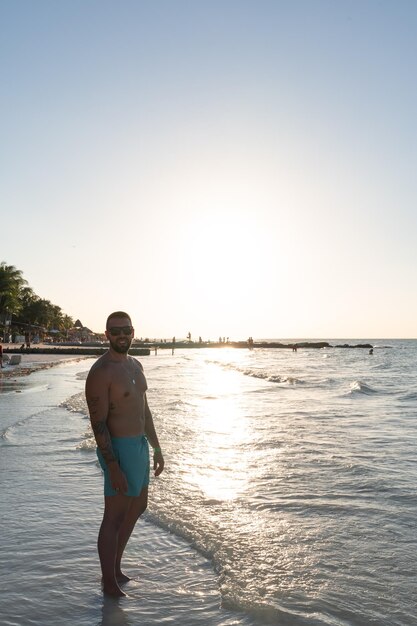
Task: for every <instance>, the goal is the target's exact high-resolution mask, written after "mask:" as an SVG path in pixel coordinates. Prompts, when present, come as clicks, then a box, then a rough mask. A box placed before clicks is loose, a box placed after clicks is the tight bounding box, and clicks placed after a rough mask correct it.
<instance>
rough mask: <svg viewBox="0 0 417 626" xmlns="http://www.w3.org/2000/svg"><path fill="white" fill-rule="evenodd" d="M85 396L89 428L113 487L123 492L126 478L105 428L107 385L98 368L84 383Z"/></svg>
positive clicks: (125, 487) (125, 488)
mask: <svg viewBox="0 0 417 626" xmlns="http://www.w3.org/2000/svg"><path fill="white" fill-rule="evenodd" d="M85 396H86V399H87V405H88V410H89V412H90V422H91V428H92V429H93V433H94V437H95V440H96V442H97V447H98V448H99V450H100V452H101V454H102V455H103V459H104V461H105V462H106V465H107V467H108V468H109V473H110V480H111V484H112V487H113V489H115V490H116V491H120V493H125V492H126V491H127V489H128V485H127V480H126V477H125V475H124V474H123V472H122V470H121V469H120V466H119V464H118V462H117V460H116V457H115V456H114V452H113V448H112V445H111V437H110V433H109V429H108V428H107V416H108V412H109V394H108V385H107V382H106V379H105V376H104V375H103V373H102V372H101V371H100V370H93V371H92V372H91V371H90V373H89V375H88V377H87V382H86V385H85Z"/></svg>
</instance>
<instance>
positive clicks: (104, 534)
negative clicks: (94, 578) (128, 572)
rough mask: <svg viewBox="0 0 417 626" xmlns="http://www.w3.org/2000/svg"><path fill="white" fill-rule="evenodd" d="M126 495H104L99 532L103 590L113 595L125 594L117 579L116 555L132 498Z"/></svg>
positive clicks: (98, 544)
mask: <svg viewBox="0 0 417 626" xmlns="http://www.w3.org/2000/svg"><path fill="white" fill-rule="evenodd" d="M132 499H133V498H131V497H129V496H124V495H117V496H105V497H104V515H103V521H102V523H101V527H100V532H99V534H98V542H97V547H98V554H99V557H100V564H101V571H102V574H103V591H104V593H107V594H109V595H112V596H124V595H125V594H124V593H123V591H122V590H121V589H120V587H119V585H118V584H117V580H116V570H115V567H116V557H117V545H118V537H119V533H120V529H121V527H122V525H123V521H124V519H125V518H126V515H127V511H128V510H129V507H130V503H131V500H132Z"/></svg>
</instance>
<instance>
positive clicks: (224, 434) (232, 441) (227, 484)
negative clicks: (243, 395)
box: [190, 364, 250, 500]
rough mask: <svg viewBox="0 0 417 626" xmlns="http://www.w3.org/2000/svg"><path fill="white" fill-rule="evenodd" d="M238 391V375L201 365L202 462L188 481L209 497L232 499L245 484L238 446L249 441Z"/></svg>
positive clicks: (212, 366) (200, 445) (243, 459)
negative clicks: (203, 374)
mask: <svg viewBox="0 0 417 626" xmlns="http://www.w3.org/2000/svg"><path fill="white" fill-rule="evenodd" d="M240 391H241V384H240V377H239V375H238V374H236V373H235V372H227V371H224V370H222V369H220V368H219V367H218V366H216V365H212V364H207V365H206V366H205V389H204V391H203V394H202V399H201V400H200V402H199V405H198V410H197V415H198V416H199V422H200V423H199V427H198V432H199V433H200V441H198V443H197V445H198V447H199V448H200V449H201V451H202V458H204V463H202V465H201V466H200V468H199V469H198V471H196V472H195V473H194V474H193V475H192V476H190V480H191V482H193V483H194V484H196V485H197V486H198V487H199V488H200V489H201V490H202V491H203V493H204V494H205V495H206V496H207V497H208V498H210V499H214V500H232V499H234V498H236V497H237V496H238V494H239V493H241V492H242V491H243V490H244V489H245V486H246V482H245V481H246V475H247V468H246V459H245V457H244V456H242V454H241V452H239V451H238V449H240V447H241V445H242V443H244V442H246V441H249V440H250V429H249V426H248V419H247V417H246V416H245V415H244V413H243V412H242V410H241V407H240V403H239V401H238V398H239V393H240Z"/></svg>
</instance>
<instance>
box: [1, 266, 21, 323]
mask: <svg viewBox="0 0 417 626" xmlns="http://www.w3.org/2000/svg"><path fill="white" fill-rule="evenodd" d="M25 285H27V281H26V280H25V279H24V278H23V276H22V272H21V271H20V270H18V269H16V268H15V266H14V265H7V264H6V262H5V261H2V262H1V263H0V321H2V322H3V323H4V322H5V321H6V320H7V319H9V318H10V317H11V316H12V315H16V313H19V311H20V309H21V308H22V301H21V299H20V295H21V291H22V289H23V288H24V286H25Z"/></svg>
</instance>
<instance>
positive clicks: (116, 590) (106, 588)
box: [103, 582, 126, 598]
mask: <svg viewBox="0 0 417 626" xmlns="http://www.w3.org/2000/svg"><path fill="white" fill-rule="evenodd" d="M103 593H105V594H106V595H107V596H113V598H122V597H123V596H125V595H126V594H125V593H123V591H122V590H121V589H120V587H119V585H118V584H117V582H112V583H109V584H106V583H105V582H103Z"/></svg>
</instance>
